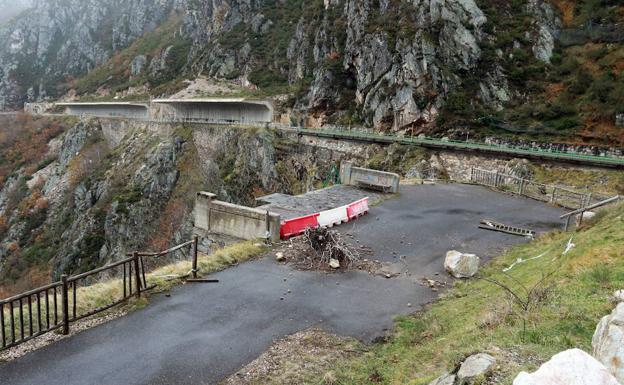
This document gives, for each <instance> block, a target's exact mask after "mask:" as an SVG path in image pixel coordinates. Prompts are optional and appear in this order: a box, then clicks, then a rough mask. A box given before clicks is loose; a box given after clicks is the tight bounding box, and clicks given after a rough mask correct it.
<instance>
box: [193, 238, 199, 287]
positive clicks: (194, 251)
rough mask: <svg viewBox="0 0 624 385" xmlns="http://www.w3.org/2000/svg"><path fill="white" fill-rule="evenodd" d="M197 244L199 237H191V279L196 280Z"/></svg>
mask: <svg viewBox="0 0 624 385" xmlns="http://www.w3.org/2000/svg"><path fill="white" fill-rule="evenodd" d="M198 244H199V237H198V236H197V235H194V236H193V279H197V245H198Z"/></svg>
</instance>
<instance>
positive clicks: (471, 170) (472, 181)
mask: <svg viewBox="0 0 624 385" xmlns="http://www.w3.org/2000/svg"><path fill="white" fill-rule="evenodd" d="M474 173H475V169H474V167H471V168H470V183H474V181H475V180H474V179H475V178H474Z"/></svg>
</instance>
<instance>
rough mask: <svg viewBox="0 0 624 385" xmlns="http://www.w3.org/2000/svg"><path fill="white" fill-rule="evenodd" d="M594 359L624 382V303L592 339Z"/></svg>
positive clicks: (614, 311)
mask: <svg viewBox="0 0 624 385" xmlns="http://www.w3.org/2000/svg"><path fill="white" fill-rule="evenodd" d="M592 348H593V349H594V351H593V354H594V357H596V359H597V360H598V361H600V362H602V364H603V365H604V366H606V367H607V369H608V370H609V371H610V372H611V374H613V375H614V376H615V378H616V379H617V380H618V381H620V382H624V303H620V304H619V305H618V306H617V307H616V308H615V310H613V312H612V313H611V315H608V316H606V317H604V318H603V319H602V320H601V321H600V323H599V324H598V327H597V328H596V332H595V333H594V337H593V338H592Z"/></svg>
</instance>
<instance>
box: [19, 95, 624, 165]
mask: <svg viewBox="0 0 624 385" xmlns="http://www.w3.org/2000/svg"><path fill="white" fill-rule="evenodd" d="M52 106H54V105H52ZM56 106H61V107H64V108H65V114H66V115H73V116H94V117H99V118H119V119H135V120H141V121H148V122H155V123H176V122H183V123H197V124H220V125H241V126H254V127H258V126H260V127H271V128H275V129H279V130H282V131H287V132H292V133H296V134H297V135H299V136H308V137H313V136H315V137H321V138H327V139H336V140H347V141H355V142H371V143H378V144H390V143H400V144H406V145H415V146H420V147H424V148H429V149H433V150H446V151H462V152H476V153H482V154H490V155H493V156H499V157H507V158H514V157H519V158H527V159H536V160H540V161H550V162H563V163H571V164H580V165H586V166H596V167H607V168H617V169H624V150H622V149H611V150H606V149H605V151H601V153H600V154H582V153H576V152H568V151H556V150H544V149H535V148H524V147H510V146H501V145H490V144H485V143H474V142H459V141H450V140H440V139H435V138H427V137H405V136H397V135H383V134H377V133H367V132H360V131H352V130H346V129H334V130H331V129H306V128H303V127H292V126H288V125H282V124H278V123H274V121H275V119H274V114H275V112H274V108H273V105H272V104H271V102H269V101H264V100H253V99H245V98H228V99H224V98H204V99H155V100H152V101H151V102H99V103H98V102H91V103H57V104H56ZM24 110H25V111H26V112H27V113H31V114H35V115H37V114H45V112H42V110H49V105H48V106H45V107H44V106H42V105H40V104H38V103H30V104H28V103H27V104H26V105H25V106H24Z"/></svg>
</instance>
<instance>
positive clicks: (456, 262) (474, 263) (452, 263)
mask: <svg viewBox="0 0 624 385" xmlns="http://www.w3.org/2000/svg"><path fill="white" fill-rule="evenodd" d="M480 261H481V259H480V258H479V257H477V256H476V255H474V254H464V253H460V252H459V251H455V250H451V251H449V252H448V253H446V259H445V260H444V268H445V269H446V271H448V272H449V273H450V274H451V275H452V276H453V277H455V278H470V277H473V276H474V275H475V274H477V272H478V271H479V262H480Z"/></svg>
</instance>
